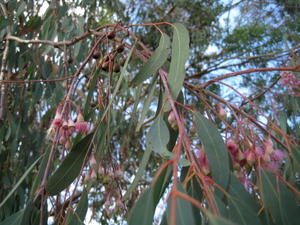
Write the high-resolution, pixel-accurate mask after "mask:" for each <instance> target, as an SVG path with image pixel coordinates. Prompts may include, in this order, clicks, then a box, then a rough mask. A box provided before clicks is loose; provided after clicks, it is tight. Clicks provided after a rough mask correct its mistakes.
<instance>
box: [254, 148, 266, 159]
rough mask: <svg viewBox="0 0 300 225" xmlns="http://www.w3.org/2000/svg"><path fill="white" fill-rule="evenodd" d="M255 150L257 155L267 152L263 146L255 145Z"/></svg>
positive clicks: (260, 155)
mask: <svg viewBox="0 0 300 225" xmlns="http://www.w3.org/2000/svg"><path fill="white" fill-rule="evenodd" d="M254 151H255V155H256V156H257V157H262V156H263V155H264V154H265V152H264V150H263V149H262V148H261V147H255V149H254Z"/></svg>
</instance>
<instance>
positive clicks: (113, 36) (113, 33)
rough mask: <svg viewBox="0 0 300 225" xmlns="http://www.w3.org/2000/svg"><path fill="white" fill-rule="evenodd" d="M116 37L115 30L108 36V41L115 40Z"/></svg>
mask: <svg viewBox="0 0 300 225" xmlns="http://www.w3.org/2000/svg"><path fill="white" fill-rule="evenodd" d="M115 36H116V32H115V31H114V30H112V31H110V32H109V33H108V34H107V38H108V39H110V40H111V39H114V38H115Z"/></svg>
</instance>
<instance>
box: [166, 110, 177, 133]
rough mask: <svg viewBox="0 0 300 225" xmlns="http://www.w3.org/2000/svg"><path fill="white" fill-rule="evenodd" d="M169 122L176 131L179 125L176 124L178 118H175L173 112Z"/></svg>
mask: <svg viewBox="0 0 300 225" xmlns="http://www.w3.org/2000/svg"><path fill="white" fill-rule="evenodd" d="M168 122H169V123H170V125H171V127H172V128H173V129H174V130H177V129H178V125H177V123H176V118H175V114H174V112H173V111H171V112H170V114H169V116H168Z"/></svg>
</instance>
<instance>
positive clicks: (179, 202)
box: [166, 183, 201, 225]
mask: <svg viewBox="0 0 300 225" xmlns="http://www.w3.org/2000/svg"><path fill="white" fill-rule="evenodd" d="M178 191H180V192H182V193H185V191H184V190H183V187H182V185H181V184H180V183H179V184H178ZM171 205H172V200H171V198H170V199H169V202H168V208H167V209H166V211H167V221H168V224H169V223H170V216H171V213H170V212H171ZM199 216H200V210H199V209H198V210H193V207H192V204H191V203H190V202H188V201H186V200H185V199H183V198H180V197H177V198H176V225H186V224H189V225H193V224H194V225H196V224H199V223H200V222H201V220H200V221H196V219H195V218H198V217H199Z"/></svg>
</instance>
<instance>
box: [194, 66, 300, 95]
mask: <svg viewBox="0 0 300 225" xmlns="http://www.w3.org/2000/svg"><path fill="white" fill-rule="evenodd" d="M299 66H300V65H296V66H294V67H270V68H256V69H248V70H243V71H238V72H233V73H228V74H225V75H222V76H219V77H216V78H214V79H211V80H209V81H207V82H206V83H204V84H202V85H200V89H202V88H203V89H204V88H205V87H207V86H208V85H210V84H212V83H214V82H216V81H219V80H224V79H227V78H230V77H235V76H238V75H241V74H246V73H257V72H266V71H299Z"/></svg>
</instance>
